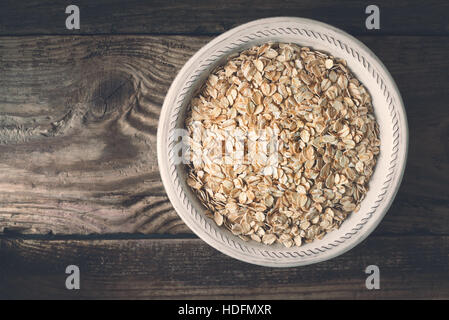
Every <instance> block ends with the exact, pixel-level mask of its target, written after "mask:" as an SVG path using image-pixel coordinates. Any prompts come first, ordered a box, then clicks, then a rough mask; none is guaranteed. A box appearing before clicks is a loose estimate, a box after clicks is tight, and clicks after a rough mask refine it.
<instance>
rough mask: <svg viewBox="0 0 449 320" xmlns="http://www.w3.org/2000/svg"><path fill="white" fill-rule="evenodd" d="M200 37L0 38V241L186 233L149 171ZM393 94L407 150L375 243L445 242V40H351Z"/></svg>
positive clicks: (448, 174)
mask: <svg viewBox="0 0 449 320" xmlns="http://www.w3.org/2000/svg"><path fill="white" fill-rule="evenodd" d="M210 39H211V38H210V37H190V36H133V35H127V36H123V35H120V36H70V37H67V36H42V37H39V36H29V37H2V38H1V40H0V234H2V233H3V234H5V235H11V234H15V235H17V234H34V235H44V234H53V235H88V234H110V233H128V234H134V233H142V234H154V233H160V234H179V233H181V234H185V233H190V230H189V229H188V228H187V227H186V226H185V225H184V224H183V223H182V221H181V220H180V219H179V218H178V216H177V215H176V213H175V212H174V210H173V209H172V206H171V204H170V202H169V201H168V199H167V197H166V195H165V192H164V189H163V186H162V183H161V180H160V177H159V172H158V168H157V161H156V130H157V123H158V117H159V112H160V107H161V104H162V102H163V99H164V96H165V93H166V91H167V90H168V87H169V85H170V83H171V82H172V80H173V79H174V77H175V75H176V73H177V71H178V70H179V69H180V68H181V67H182V65H183V64H184V63H185V62H186V61H187V60H188V58H189V57H190V56H191V55H193V53H194V52H196V51H197V50H198V49H199V48H200V47H201V46H202V45H204V44H205V43H207V42H208V41H209V40H210ZM360 39H361V40H362V41H363V42H364V43H365V44H367V45H368V47H370V48H371V49H372V50H373V51H374V52H375V53H376V54H377V55H378V56H379V57H380V58H381V59H382V61H383V62H384V63H385V64H386V66H387V67H388V69H389V70H390V72H391V73H392V75H393V77H394V78H395V80H396V81H397V83H398V86H399V89H400V91H401V93H402V95H403V98H404V101H405V105H406V109H407V114H408V121H409V126H410V128H411V130H410V149H409V150H410V151H409V159H408V164H407V169H406V173H405V177H404V181H403V184H402V186H401V189H400V191H399V193H398V196H397V198H396V200H395V202H394V204H393V206H392V208H391V209H390V211H389V212H388V214H387V215H386V217H385V219H384V220H383V222H382V223H381V225H380V227H379V228H378V230H377V231H376V233H377V234H396V235H404V234H406V235H418V234H424V235H426V234H429V235H430V234H434V235H448V234H449V216H448V215H447V208H448V207H449V192H448V189H447V181H448V178H449V161H448V160H449V145H448V141H447V135H448V133H449V117H448V116H447V101H448V100H449V92H448V91H447V88H446V84H447V83H448V82H449V81H448V80H449V74H448V73H447V71H446V70H448V67H449V62H448V59H447V52H448V50H449V41H447V40H448V38H447V37H437V36H433V37H382V38H379V37H370V36H365V37H360Z"/></svg>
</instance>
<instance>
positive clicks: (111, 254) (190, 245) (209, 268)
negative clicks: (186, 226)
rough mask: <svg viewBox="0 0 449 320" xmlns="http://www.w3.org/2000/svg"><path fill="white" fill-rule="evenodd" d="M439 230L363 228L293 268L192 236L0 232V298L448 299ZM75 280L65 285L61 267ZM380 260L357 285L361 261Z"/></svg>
mask: <svg viewBox="0 0 449 320" xmlns="http://www.w3.org/2000/svg"><path fill="white" fill-rule="evenodd" d="M448 252H449V237H447V236H440V237H437V236H431V237H426V236H423V237H404V238H397V237H376V236H373V237H370V238H368V239H367V240H366V241H364V242H363V243H362V244H360V245H359V246H357V247H356V248H354V249H352V250H351V251H349V252H347V253H346V254H344V255H342V256H340V257H337V258H335V259H332V260H330V261H326V262H322V263H319V264H315V265H311V266H305V267H299V268H287V269H279V268H266V267H259V266H254V265H250V264H247V263H244V262H240V261H236V260H234V259H232V258H229V257H227V256H224V255H223V254H221V253H219V252H218V251H216V250H214V249H212V248H211V247H209V246H208V245H206V244H205V243H204V242H202V241H201V240H199V239H190V240H186V239H184V240H155V239H152V240H127V241H123V240H98V241H87V240H84V241H75V240H68V241H35V240H13V239H9V240H1V239H0V261H1V262H2V263H0V298H4V299H5V298H6V299H8V298H11V299H12V298H31V299H46V298H58V299H65V298H67V299H76V298H98V299H104V298H107V299H109V298H114V299H115V298H121V299H129V298H142V299H143V298H145V299H149V298H151V299H167V298H170V299H197V298H202V299H222V298H227V299H234V298H246V299H333V298H334V299H390V298H395V299H417V298H419V299H422V298H427V299H448V298H449V278H448V274H449V254H448ZM71 264H75V265H77V266H78V267H79V268H80V275H81V276H80V279H81V283H80V284H81V288H80V290H74V291H69V290H67V289H66V288H65V279H66V277H67V275H66V274H65V268H66V267H67V266H68V265H71ZM371 264H375V265H377V266H379V268H380V290H367V289H366V287H365V281H366V278H367V275H366V274H365V268H366V267H367V266H368V265H371Z"/></svg>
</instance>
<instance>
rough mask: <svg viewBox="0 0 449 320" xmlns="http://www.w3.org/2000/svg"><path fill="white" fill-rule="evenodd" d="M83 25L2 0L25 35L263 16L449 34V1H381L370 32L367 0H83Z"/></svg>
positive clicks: (216, 28) (194, 26)
mask: <svg viewBox="0 0 449 320" xmlns="http://www.w3.org/2000/svg"><path fill="white" fill-rule="evenodd" d="M76 4H77V5H78V7H79V8H80V17H81V25H80V27H81V29H80V30H67V29H66V27H65V20H66V18H67V17H68V15H67V14H65V8H66V6H67V5H68V3H67V2H66V1H62V0H59V1H54V0H53V1H37V0H28V1H14V0H6V1H5V0H4V1H2V2H1V4H0V35H23V34H27V35H30V34H80V33H82V34H99V33H102V34H105V33H106V34H119V33H121V34H123V33H133V34H135V33H146V34H148V33H151V34H195V35H199V34H203V35H204V34H217V33H222V32H224V31H226V30H229V29H230V28H232V27H235V26H237V25H240V24H242V23H245V22H249V21H252V20H255V19H259V18H266V17H275V16H298V17H304V18H310V19H316V20H319V21H322V22H325V23H328V24H332V25H334V26H336V27H338V28H341V29H343V30H345V31H348V32H350V33H352V34H355V35H361V34H377V35H382V34H384V35H385V34H388V35H427V34H446V35H447V34H448V32H449V24H448V20H447V12H449V5H448V3H447V2H446V1H438V0H430V1H425V2H424V1H420V0H407V1H406V0H397V1H387V0H379V1H376V2H375V4H376V5H378V6H379V8H380V17H381V25H380V27H381V28H380V30H376V31H372V30H367V29H366V27H365V19H366V18H367V16H368V15H367V14H365V9H366V7H367V6H368V5H370V4H372V3H371V2H367V1H361V0H356V1H354V0H343V1H338V2H336V1H332V0H305V1H304V0H303V1H288V0H279V1H272V0H261V1H242V0H216V1H208V0H200V1H197V0H187V1H185V0H184V1H175V0H153V1H143V0H130V1H126V2H125V3H124V2H123V1H120V0H113V1H111V0H97V1H89V0H78V1H76Z"/></svg>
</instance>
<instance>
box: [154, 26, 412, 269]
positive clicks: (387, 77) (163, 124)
mask: <svg viewBox="0 0 449 320" xmlns="http://www.w3.org/2000/svg"><path fill="white" fill-rule="evenodd" d="M289 22H290V23H300V24H301V23H302V24H306V25H308V26H310V27H313V26H319V27H321V28H324V29H327V30H329V31H332V32H333V33H334V34H336V35H339V36H341V37H343V38H344V39H345V40H348V41H350V42H352V43H353V45H355V46H357V47H358V49H359V50H360V51H362V52H363V53H364V54H365V55H366V56H369V58H370V59H371V61H373V62H375V63H376V64H377V65H378V66H379V67H380V68H379V70H380V71H381V72H382V75H381V76H382V77H383V78H384V81H386V82H388V88H390V89H391V91H392V92H393V94H394V95H395V98H396V99H395V111H396V113H397V114H398V117H400V120H401V123H400V124H401V125H400V126H399V125H398V129H397V130H398V131H400V138H401V143H400V145H401V148H400V149H399V147H398V151H397V153H398V158H400V159H397V160H396V164H395V168H396V170H397V171H396V173H395V174H396V176H395V177H394V179H393V178H392V179H391V180H394V181H393V185H391V184H390V185H389V187H388V189H389V190H390V192H391V193H390V195H389V197H388V198H387V199H385V200H387V201H385V203H384V204H383V208H382V211H381V212H380V213H377V215H376V217H375V218H372V219H371V224H369V225H368V226H367V227H365V228H364V230H363V232H358V233H356V234H355V235H352V236H351V237H350V238H351V239H350V240H351V241H346V244H345V245H341V246H338V247H335V248H331V249H330V250H328V251H327V252H325V253H323V254H321V255H318V256H313V257H311V258H307V257H306V258H298V259H296V260H287V261H281V260H279V261H277V260H273V259H268V260H267V259H263V258H261V259H255V258H254V257H248V256H245V255H244V254H242V253H238V252H236V251H235V249H232V248H230V247H227V246H226V245H224V244H223V242H222V241H219V240H218V239H216V238H215V237H213V236H212V235H211V234H210V233H208V232H205V231H211V230H204V229H202V228H200V227H199V226H198V224H197V223H195V222H194V221H192V219H190V218H189V216H188V215H187V214H184V212H183V211H185V209H184V207H183V206H182V205H181V204H180V202H181V200H180V199H179V197H178V196H177V195H176V192H175V188H174V185H173V181H171V179H170V175H171V174H173V172H169V171H170V170H169V168H168V166H167V163H168V153H169V150H168V145H169V144H168V143H166V142H167V141H163V137H166V133H167V132H168V122H169V120H170V119H169V116H170V111H171V108H172V105H171V104H170V101H169V100H170V99H171V97H173V96H177V95H178V93H177V90H178V89H179V88H178V87H179V85H180V84H181V83H180V81H181V80H182V77H183V76H184V74H185V73H186V71H187V70H189V69H190V68H191V67H192V66H193V65H194V64H196V63H197V60H198V58H199V57H201V56H202V55H203V54H204V53H205V52H207V51H208V50H209V49H211V48H213V47H214V46H216V45H218V44H219V43H220V42H222V41H224V40H227V39H229V38H231V37H233V36H234V35H235V34H237V33H239V32H241V31H244V30H245V29H249V28H250V27H254V26H257V25H270V24H274V23H289ZM398 135H399V133H398ZM408 140H409V137H408V124H407V116H406V112H405V108H404V103H403V100H402V97H401V94H400V92H399V89H398V87H397V85H396V83H395V81H394V79H393V77H392V76H391V74H390V73H389V71H388V69H387V68H386V67H385V65H384V64H383V63H382V62H381V61H380V59H379V58H378V57H377V56H376V55H375V54H374V53H373V52H372V51H371V50H370V49H369V48H368V47H366V46H365V45H364V44H363V43H362V42H361V41H359V40H357V39H356V38H354V37H353V36H351V35H349V34H348V33H346V32H345V31H342V30H340V29H338V28H335V27H333V26H330V25H328V24H326V23H323V22H320V21H316V20H312V19H306V18H299V17H272V18H264V19H258V20H254V21H251V22H248V23H245V24H243V25H240V26H237V27H235V28H233V29H230V30H229V31H226V32H225V33H223V34H221V35H219V36H217V37H215V38H214V39H212V40H211V41H210V42H208V43H207V44H206V45H205V46H203V47H202V48H201V49H200V50H198V51H197V52H196V53H195V54H194V55H193V56H192V57H191V58H190V59H189V60H188V61H187V62H186V63H185V64H184V66H183V67H182V68H181V70H180V71H179V72H178V74H177V76H176V78H175V79H174V81H173V82H172V84H171V86H170V89H169V90H168V92H167V94H166V96H165V99H164V104H163V106H162V110H161V116H160V119H159V123H158V130H157V157H158V165H159V171H160V174H161V178H162V182H163V185H164V188H165V190H166V192H167V195H168V197H169V199H170V201H171V203H172V205H173V207H174V208H175V210H176V212H177V213H178V215H179V216H180V217H181V219H182V220H183V221H184V223H186V225H187V226H188V227H189V228H190V229H191V230H192V231H193V232H194V233H195V234H196V235H197V236H198V237H200V238H201V239H202V240H203V241H205V242H206V243H208V244H209V245H211V246H212V247H214V248H215V249H217V250H219V251H220V252H222V253H225V254H227V255H229V256H231V257H233V258H236V259H238V260H241V261H244V262H247V263H252V264H256V265H261V266H269V267H295V266H303V265H308V264H312V263H318V262H322V261H325V260H329V259H332V258H334V257H336V256H339V255H341V254H343V253H345V252H347V251H349V250H350V249H352V248H353V247H355V246H356V245H357V244H359V243H360V242H362V241H363V240H364V239H366V237H368V236H369V235H370V234H371V233H372V232H373V231H374V229H375V228H376V227H377V226H378V225H379V223H380V221H381V220H382V219H383V217H384V216H385V214H386V213H387V211H388V210H389V208H390V206H391V204H392V203H393V200H394V198H395V196H396V194H397V192H398V190H399V187H400V185H401V181H402V178H403V175H404V171H405V166H406V160H407V155H408ZM398 144H399V142H398ZM184 196H185V195H184ZM184 200H185V199H184ZM382 200H384V199H382ZM187 207H188V208H189V209H190V210H191V209H192V205H191V204H190V202H188V203H187ZM189 215H190V213H189ZM215 236H217V234H216V235H215ZM221 237H222V240H223V236H222V235H221ZM234 237H235V236H234ZM242 252H243V249H242Z"/></svg>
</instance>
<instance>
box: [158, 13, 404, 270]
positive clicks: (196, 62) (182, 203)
mask: <svg viewBox="0 0 449 320" xmlns="http://www.w3.org/2000/svg"><path fill="white" fill-rule="evenodd" d="M266 42H287V43H296V44H298V45H301V46H308V47H310V48H313V49H316V50H320V51H324V52H328V53H330V54H331V55H333V56H335V57H338V58H343V59H345V60H346V61H347V63H348V66H349V68H350V70H351V72H352V73H353V74H354V75H355V76H356V77H357V78H358V79H359V80H360V81H361V82H362V83H363V84H364V85H365V87H366V88H367V89H368V91H369V92H370V94H371V96H372V100H373V106H374V112H375V116H376V118H377V121H378V123H379V127H380V139H381V146H380V155H379V157H378V161H377V165H376V167H375V171H374V174H373V176H372V178H371V180H370V182H369V188H370V189H369V192H368V193H367V195H366V198H365V199H364V200H363V201H362V203H361V209H360V211H359V212H357V213H352V214H350V215H349V216H348V218H347V219H346V220H345V221H344V222H343V224H342V225H341V227H340V229H338V230H334V231H332V232H330V233H328V234H327V235H326V236H324V237H323V239H321V240H315V241H313V242H312V243H309V244H304V245H302V246H301V247H293V248H285V247H284V246H283V245H280V244H279V245H272V246H267V245H263V244H259V243H257V242H255V241H249V242H245V241H243V240H241V239H240V238H238V237H237V236H234V235H233V234H232V233H231V232H229V231H228V230H225V229H224V228H221V227H218V226H217V225H216V224H215V222H214V221H213V220H211V219H209V218H207V217H206V216H205V215H204V213H203V211H204V209H203V207H202V205H201V204H200V202H199V200H198V199H197V197H196V195H195V194H194V193H193V192H192V191H191V190H190V188H189V187H188V186H187V184H186V168H185V165H183V164H179V165H177V164H176V163H175V161H174V158H175V157H174V150H173V148H174V146H175V145H176V143H177V141H175V132H176V128H184V119H185V115H186V110H187V107H188V105H189V101H190V100H191V98H192V95H193V94H194V93H195V90H197V89H198V87H199V86H201V85H202V84H203V83H204V81H205V79H206V78H207V76H208V75H209V74H210V72H211V71H212V70H213V69H214V68H215V67H216V66H217V65H219V64H223V63H224V62H225V61H226V58H227V57H228V56H229V55H230V54H232V53H235V52H240V51H242V50H244V49H246V48H249V47H251V46H254V45H258V44H262V43H266ZM407 144H408V129H407V120H406V115H405V111H404V106H403V102H402V98H401V95H400V94H399V91H398V88H397V87H396V84H395V83H394V81H393V79H392V77H391V75H390V73H389V72H388V71H387V69H386V68H385V66H384V65H383V64H382V63H381V62H380V60H379V59H378V58H377V57H376V56H375V55H374V54H373V53H372V52H371V51H370V50H369V49H368V48H367V47H366V46H365V45H363V44H362V43H361V42H360V41H358V40H357V39H355V38H353V37H352V36H350V35H348V34H347V33H345V32H343V31H341V30H339V29H337V28H334V27H332V26H329V25H327V24H324V23H321V22H317V21H314V20H309V19H302V18H293V17H276V18H268V19H261V20H256V21H253V22H250V23H247V24H244V25H241V26H239V27H237V28H234V29H232V30H229V31H228V32H225V33H223V34H222V35H220V36H219V37H217V38H215V39H213V40H212V41H211V42H209V43H208V44H207V45H205V46H204V47H203V48H201V50H199V51H198V52H197V53H196V54H195V55H194V56H193V57H192V58H191V59H190V60H189V61H188V62H187V63H186V64H185V66H184V67H183V68H182V69H181V71H180V72H179V74H178V75H177V76H176V79H175V80H174V81H173V83H172V85H171V87H170V90H169V91H168V93H167V96H166V98H165V101H164V105H163V107H162V112H161V117H160V120H159V127H158V133H157V152H158V162H159V170H160V173H161V176H162V181H163V183H164V186H165V189H166V191H167V194H168V197H169V198H170V201H171V202H172V204H173V206H174V208H175V209H176V211H177V212H178V214H179V216H180V217H181V218H182V220H183V221H184V222H185V223H186V224H187V226H189V228H190V229H192V230H193V232H195V233H196V234H197V235H198V236H199V237H200V238H201V239H203V240H204V241H205V242H207V243H208V244H210V245H211V246H212V247H214V248H216V249H217V250H220V251H221V252H223V253H225V254H227V255H229V256H231V257H234V258H237V259H239V260H242V261H246V262H249V263H254V264H258V265H263V266H271V267H291V266H300V265H307V264H311V263H316V262H320V261H324V260H328V259H330V258H333V257H335V256H338V255H340V254H342V253H344V252H346V251H348V250H349V249H351V248H352V247H354V246H355V245H356V244H358V243H360V242H361V241H362V240H363V239H365V238H366V237H367V236H368V235H369V234H370V233H371V232H372V231H373V230H374V228H375V227H376V226H377V225H378V224H379V222H380V221H381V219H382V218H383V216H384V215H385V213H386V212H387V210H388V208H389V207H390V205H391V203H392V201H393V199H394V197H395V195H396V192H397V191H398V188H399V185H400V182H401V179H402V175H403V172H404V168H405V162H406V157H407Z"/></svg>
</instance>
